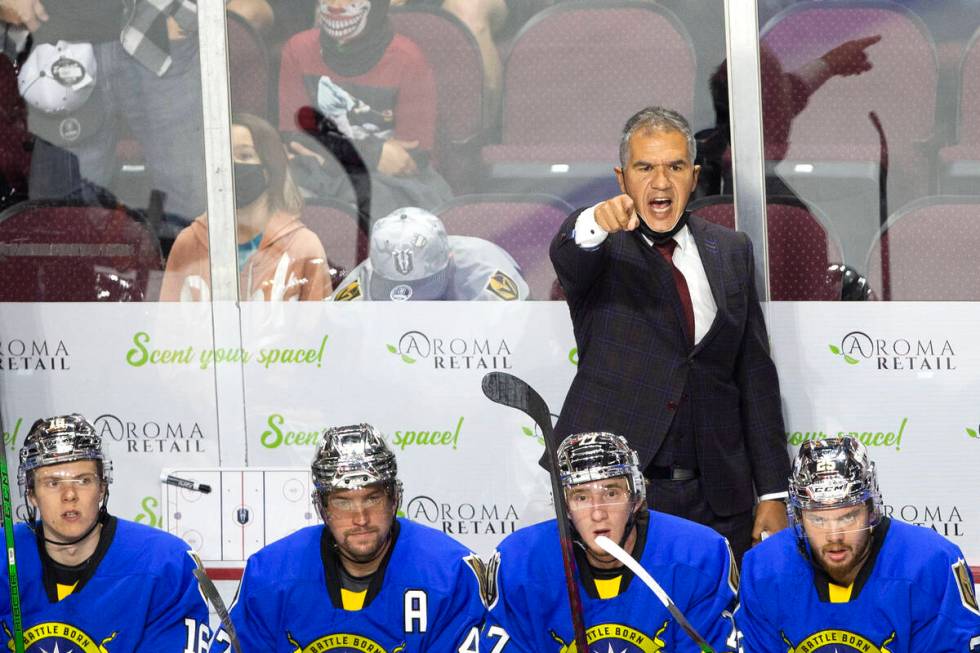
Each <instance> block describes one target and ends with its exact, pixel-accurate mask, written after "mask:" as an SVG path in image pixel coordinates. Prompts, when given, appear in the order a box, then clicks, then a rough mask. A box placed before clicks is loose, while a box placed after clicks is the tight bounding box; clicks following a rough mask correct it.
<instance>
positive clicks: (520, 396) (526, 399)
mask: <svg viewBox="0 0 980 653" xmlns="http://www.w3.org/2000/svg"><path fill="white" fill-rule="evenodd" d="M483 394H485V395H486V396H487V399H489V400H490V401H492V402H494V403H498V404H501V405H503V406H509V407H510V408H516V409H517V410H519V411H521V412H522V413H524V414H526V415H527V416H528V417H530V418H531V419H532V420H534V423H535V424H537V425H538V428H539V429H541V434H542V435H543V436H544V448H545V453H546V455H547V457H548V468H549V469H548V472H549V474H550V476H551V494H552V496H553V497H554V499H555V517H556V518H557V520H558V537H559V538H560V540H561V558H562V564H563V566H564V568H565V588H566V589H567V590H568V606H569V608H570V610H571V613H572V630H573V631H574V633H575V648H576V652H577V653H586V652H587V651H588V650H589V647H588V641H587V638H586V631H585V618H584V617H583V613H582V599H581V597H580V596H579V591H578V583H577V581H576V580H575V556H574V554H573V551H572V546H573V545H572V529H571V527H570V526H569V525H568V513H567V512H566V506H565V493H564V492H562V489H561V482H560V481H559V479H558V455H557V452H556V450H555V433H554V428H553V427H552V425H551V411H550V410H548V404H546V403H545V401H544V399H542V398H541V395H539V394H538V393H537V392H535V391H534V388H532V387H531V386H530V385H528V384H527V382H526V381H524V380H523V379H519V378H517V377H516V376H514V375H513V374H507V373H506V372H490V373H489V374H487V375H485V376H484V377H483Z"/></svg>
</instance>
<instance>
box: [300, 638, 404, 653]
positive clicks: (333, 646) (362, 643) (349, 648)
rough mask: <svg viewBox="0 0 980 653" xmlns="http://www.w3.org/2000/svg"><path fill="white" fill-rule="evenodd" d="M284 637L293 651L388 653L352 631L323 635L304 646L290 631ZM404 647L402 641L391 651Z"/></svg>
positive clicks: (303, 652) (393, 652)
mask: <svg viewBox="0 0 980 653" xmlns="http://www.w3.org/2000/svg"><path fill="white" fill-rule="evenodd" d="M286 639H287V640H289V643H290V644H292V645H293V646H294V647H295V648H294V649H293V653H320V651H334V652H335V653H388V649H386V648H384V647H382V646H381V645H380V644H378V643H377V642H375V641H374V640H371V639H368V638H367V637H364V636H362V635H354V634H353V633H333V634H332V635H324V636H323V637H321V638H320V639H318V640H316V641H314V642H310V643H309V644H307V645H306V646H301V645H300V644H299V642H297V641H296V639H295V638H294V637H293V636H292V635H291V634H290V633H286ZM404 649H405V644H404V642H403V643H402V644H399V645H398V646H396V647H395V648H393V649H391V653H401V652H402V651H403V650H404Z"/></svg>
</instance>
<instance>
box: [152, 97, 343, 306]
mask: <svg viewBox="0 0 980 653" xmlns="http://www.w3.org/2000/svg"><path fill="white" fill-rule="evenodd" d="M231 141H232V154H233V156H234V163H235V205H236V206H237V207H238V210H237V213H236V218H237V219H236V223H237V227H238V268H239V273H240V277H239V278H240V286H239V287H240V293H241V297H242V299H245V300H255V301H263V300H264V301H294V300H321V299H323V298H324V297H326V296H327V295H329V294H330V292H331V290H332V287H331V283H330V277H329V266H328V263H327V256H326V253H325V252H324V251H323V245H322V244H321V243H320V239H319V238H317V236H316V234H314V233H313V232H312V231H310V230H309V229H307V228H306V227H305V226H304V225H303V223H302V222H301V221H300V219H299V215H300V212H301V211H302V209H303V201H302V198H301V197H300V195H299V191H298V190H297V189H296V185H295V184H294V183H293V181H292V177H291V176H290V174H289V166H288V162H287V159H286V153H285V150H284V149H283V146H282V141H281V140H280V139H279V135H278V134H277V133H276V130H275V129H274V128H273V127H272V125H270V124H269V123H267V122H265V121H264V120H262V119H260V118H256V117H255V116H251V115H248V114H237V115H235V116H233V118H232V127H231ZM210 269H211V267H210V260H209V257H208V221H207V215H202V216H201V217H199V218H198V219H197V220H195V221H194V222H193V223H192V224H191V225H190V226H189V227H187V228H186V229H184V230H183V231H182V232H181V233H180V235H178V236H177V240H176V241H175V242H174V246H173V249H172V250H171V252H170V257H169V258H168V260H167V270H166V272H165V274H164V278H163V287H162V288H161V290H160V300H161V301H209V300H210V298H211V292H210V283H211V275H210Z"/></svg>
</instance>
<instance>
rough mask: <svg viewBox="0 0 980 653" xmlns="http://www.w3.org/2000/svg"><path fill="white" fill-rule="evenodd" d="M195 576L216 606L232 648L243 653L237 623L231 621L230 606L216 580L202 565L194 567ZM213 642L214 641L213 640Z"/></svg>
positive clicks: (215, 608) (205, 594) (202, 591)
mask: <svg viewBox="0 0 980 653" xmlns="http://www.w3.org/2000/svg"><path fill="white" fill-rule="evenodd" d="M194 578H196V579H197V584H198V586H200V588H201V593H202V594H204V597H205V598H206V599H207V600H208V603H210V604H211V605H212V606H213V607H214V611H215V612H217V613H218V619H220V620H221V625H222V627H223V628H224V629H225V633H226V634H227V635H228V639H229V640H230V642H231V648H232V649H234V651H235V653H242V646H241V644H240V643H239V642H238V633H236V632H235V624H233V623H231V617H230V616H229V615H228V608H226V607H225V602H224V601H222V600H221V594H219V593H218V588H217V587H215V586H214V582H212V580H211V579H210V578H209V577H208V575H207V573H206V572H205V571H204V569H202V568H201V567H196V568H195V569H194ZM212 644H213V642H212Z"/></svg>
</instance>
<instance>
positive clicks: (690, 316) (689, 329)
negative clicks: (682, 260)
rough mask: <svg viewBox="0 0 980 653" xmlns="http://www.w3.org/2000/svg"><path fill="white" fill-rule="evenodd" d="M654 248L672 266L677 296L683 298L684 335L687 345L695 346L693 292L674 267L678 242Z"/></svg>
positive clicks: (674, 241)
mask: <svg viewBox="0 0 980 653" xmlns="http://www.w3.org/2000/svg"><path fill="white" fill-rule="evenodd" d="M653 246H654V247H655V248H656V249H657V251H658V252H660V255H661V256H663V257H664V260H665V261H667V263H669V264H670V269H671V270H673V272H674V285H675V286H677V294H678V295H679V296H680V298H681V307H682V308H683V309H684V317H685V318H686V319H685V321H686V324H685V325H684V326H685V329H684V334H685V335H686V336H687V343H688V344H689V345H692V346H693V345H694V304H693V303H692V302H691V291H690V289H688V287H687V279H685V278H684V274H683V273H682V272H681V271H680V270H678V269H677V266H676V265H674V250H675V249H676V248H677V241H676V240H674V239H673V238H671V239H670V240H668V241H667V242H665V243H654V244H653Z"/></svg>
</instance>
